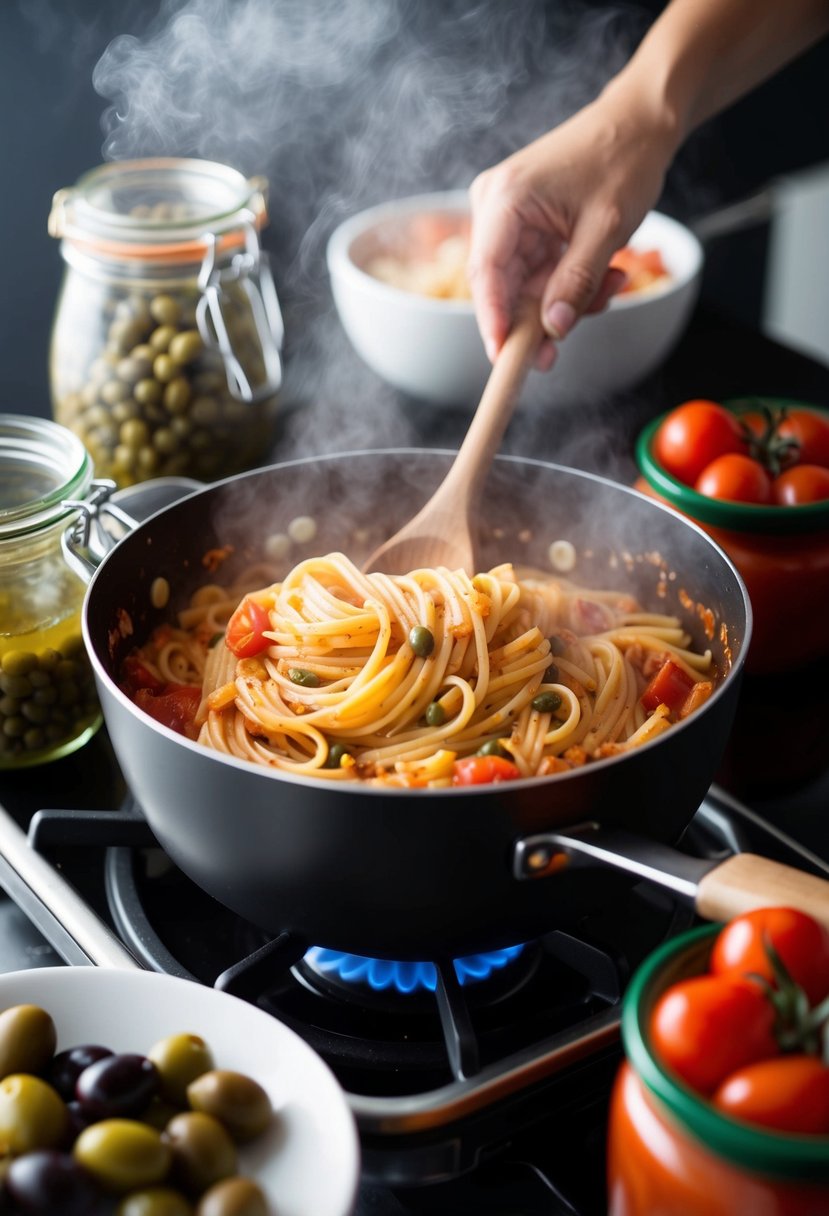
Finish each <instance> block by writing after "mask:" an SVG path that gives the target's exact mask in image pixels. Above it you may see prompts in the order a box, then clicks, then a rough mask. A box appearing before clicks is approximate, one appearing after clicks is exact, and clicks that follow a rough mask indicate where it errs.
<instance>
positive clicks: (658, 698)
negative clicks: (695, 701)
mask: <svg viewBox="0 0 829 1216" xmlns="http://www.w3.org/2000/svg"><path fill="white" fill-rule="evenodd" d="M693 687H694V681H693V680H692V679H691V677H690V676H689V675H688V674H687V672H685V671H683V670H682V668H681V667H680V666H679V664H678V663H675V662H674V661H673V659H666V660H665V662H664V663H663V664H662V666H661V667H660V668H659V671H658V672H657V673H656V675H655V676H654V677H653V679H652V680H651V681H650V683H649V684H648V686H647V688H646V689H645V691H644V692H643V693H642V696H641V698H640V699H641V701H642V705H643V706H644V707H645V709H646V710H647V711H648V713H652V712H653V710H655V709H656V707H657V705H667V706H668V709H670V710H671V711H672V712H673V713H679V711H680V710H681V709H682V707H683V705H684V704H685V702H686V701H687V700H688V693H689V692H690V691H691V689H692V688H693Z"/></svg>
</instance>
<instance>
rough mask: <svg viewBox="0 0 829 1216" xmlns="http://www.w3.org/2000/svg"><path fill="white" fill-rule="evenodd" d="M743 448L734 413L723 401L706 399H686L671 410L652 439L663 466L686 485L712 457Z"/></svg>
mask: <svg viewBox="0 0 829 1216" xmlns="http://www.w3.org/2000/svg"><path fill="white" fill-rule="evenodd" d="M746 450H747V445H746V441H745V438H744V436H743V432H742V429H741V427H740V423H739V421H738V419H737V418H736V416H735V415H734V414H732V412H731V411H730V410H728V409H726V408H725V406H724V405H718V404H717V402H716V401H705V400H694V401H686V402H685V403H684V404H683V405H678V406H677V407H676V409H673V410H671V412H670V413H669V414H668V415H667V417H666V418H665V420H664V422H663V423H662V425H661V426H660V427H659V429H658V430H657V432H656V435H655V437H654V443H653V453H654V456H655V457H656V459H657V460H658V461H659V463H660V464H661V465H662V467H663V468H665V469H667V471H668V472H669V473H672V474H673V475H674V477H678V478H679V480H680V481H684V482H685V484H686V485H689V486H692V485H694V483H695V482H696V480H697V478H698V477H699V475H700V473H701V472H702V470H703V469H704V468H705V467H706V465H709V464H710V463H711V461H712V460H714V459H715V457H717V456H723V455H725V453H726V452H742V453H745V452H746Z"/></svg>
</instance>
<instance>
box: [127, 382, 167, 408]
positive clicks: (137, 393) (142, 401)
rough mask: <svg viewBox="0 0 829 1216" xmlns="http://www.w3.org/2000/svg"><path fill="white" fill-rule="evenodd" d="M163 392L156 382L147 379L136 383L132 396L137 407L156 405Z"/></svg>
mask: <svg viewBox="0 0 829 1216" xmlns="http://www.w3.org/2000/svg"><path fill="white" fill-rule="evenodd" d="M163 391H164V390H163V389H162V387H161V385H160V384H159V383H158V381H157V380H152V379H150V378H149V377H148V378H147V379H145V380H139V381H138V383H137V384H136V386H135V388H134V389H133V390H132V395H133V396H134V397H135V400H136V401H137V402H138V404H139V405H158V403H159V401H160V400H161V394H162V392H163Z"/></svg>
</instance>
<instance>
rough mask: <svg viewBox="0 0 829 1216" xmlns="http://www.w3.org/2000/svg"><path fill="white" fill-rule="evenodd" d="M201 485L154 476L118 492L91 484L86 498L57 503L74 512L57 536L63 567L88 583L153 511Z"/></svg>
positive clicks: (108, 485) (106, 483)
mask: <svg viewBox="0 0 829 1216" xmlns="http://www.w3.org/2000/svg"><path fill="white" fill-rule="evenodd" d="M202 486H203V483H202V482H200V481H194V480H193V479H192V478H190V477H158V478H156V479H154V480H151V481H145V482H142V483H141V484H140V485H137V486H130V487H128V488H127V489H124V490H118V488H117V486H116V483H115V482H114V481H109V480H105V479H100V480H95V481H93V482H92V483H91V485H90V491H89V494H88V495H87V497H86V498H83V499H66V500H65V501H64V502H63V503H61V506H63V507H64V508H65V509H66V510H67V511H72V512H73V513H74V517H73V519H72V522H71V523H70V524H69V526H68V527H67V528H66V530H65V531H64V533H63V536H62V537H61V548H62V549H63V556H64V559H65V561H66V563H67V565H68V566H69V567H70V569H72V570H74V572H75V573H76V574H77V575H78V576H79V577H80V578H81V579H83V581H84V582H85V583H89V581H90V579H91V578H92V575H93V574H94V573H95V571H96V570H97V569H98V567H99V566H100V564H101V562H102V561H103V560H104V558H105V557H106V555H107V554H108V553H109V552H110V551H111V550H112V549H114V548H115V546H116V545H117V544H118V542H119V541H121V540H123V538H124V537H125V536H127V535H128V534H129V533H130V532H132V531H134V529H135V528H137V527H138V525H139V524H140V523H143V521H144V520H145V519H149V518H150V516H151V515H155V513H156V512H157V511H161V510H163V509H164V508H165V507H169V506H171V505H172V504H173V503H174V502H178V500H179V499H180V498H185V497H186V496H187V495H188V494H192V493H193V492H194V491H195V490H200V489H202Z"/></svg>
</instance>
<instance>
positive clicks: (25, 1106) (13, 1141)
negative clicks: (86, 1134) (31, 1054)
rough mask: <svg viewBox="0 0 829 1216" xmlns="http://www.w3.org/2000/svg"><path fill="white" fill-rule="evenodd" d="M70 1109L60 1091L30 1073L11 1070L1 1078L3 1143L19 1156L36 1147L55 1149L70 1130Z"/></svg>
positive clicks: (0, 1109) (0, 1101)
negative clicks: (12, 1071) (11, 1071)
mask: <svg viewBox="0 0 829 1216" xmlns="http://www.w3.org/2000/svg"><path fill="white" fill-rule="evenodd" d="M69 1123H70V1116H69V1109H68V1107H67V1105H66V1103H65V1102H64V1101H63V1098H61V1096H60V1094H59V1093H58V1092H57V1090H55V1089H53V1088H52V1086H51V1085H49V1084H47V1082H46V1081H42V1080H41V1079H40V1077H34V1076H32V1075H31V1074H30V1073H25V1072H19V1073H10V1074H9V1076H7V1077H4V1078H3V1080H2V1081H0V1144H5V1145H6V1146H7V1147H8V1149H9V1151H10V1152H11V1153H12V1154H13V1155H14V1156H15V1157H19V1156H20V1154H21V1153H30V1152H32V1151H33V1150H34V1149H37V1148H56V1147H57V1146H58V1145H60V1144H62V1143H63V1142H64V1140H65V1138H66V1136H67V1135H68V1133H69Z"/></svg>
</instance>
